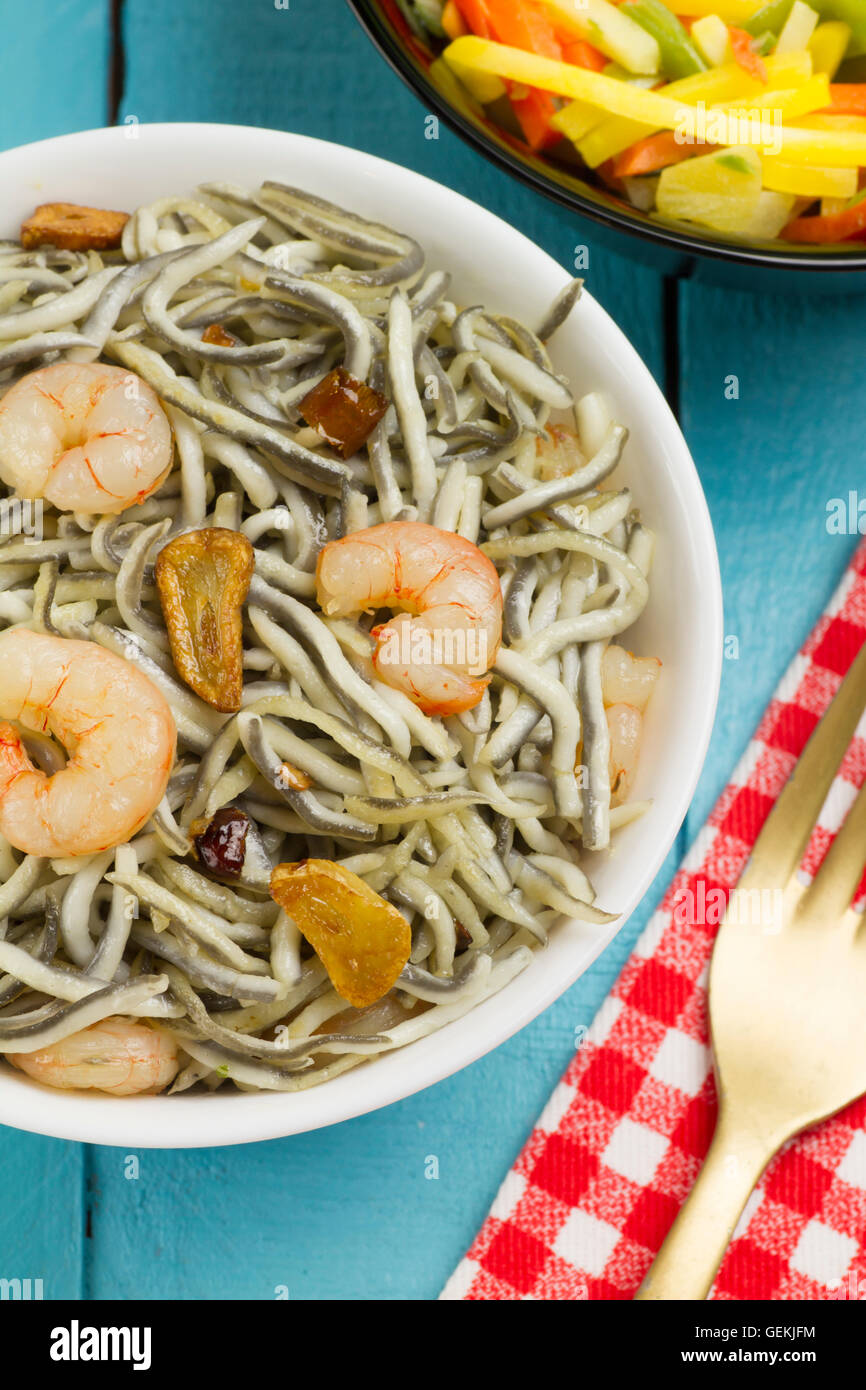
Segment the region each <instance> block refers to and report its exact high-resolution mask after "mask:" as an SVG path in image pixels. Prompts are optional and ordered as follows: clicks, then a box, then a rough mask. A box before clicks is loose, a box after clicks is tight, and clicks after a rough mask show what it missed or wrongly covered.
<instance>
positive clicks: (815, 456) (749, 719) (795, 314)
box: [680, 284, 866, 834]
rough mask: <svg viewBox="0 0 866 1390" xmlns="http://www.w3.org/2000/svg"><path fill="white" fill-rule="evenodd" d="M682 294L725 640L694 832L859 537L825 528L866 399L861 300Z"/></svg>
mask: <svg viewBox="0 0 866 1390" xmlns="http://www.w3.org/2000/svg"><path fill="white" fill-rule="evenodd" d="M681 294H682V315H681V332H682V336H681V345H682V376H681V383H680V395H681V402H682V424H683V429H684V431H685V435H686V438H687V440H688V441H689V444H690V445H691V448H692V452H693V454H694V457H695V460H696V462H697V465H698V469H699V471H700V474H701V478H702V481H703V484H704V488H705V490H706V494H707V498H708V501H709V505H710V510H711V513H712V516H713V522H714V524H715V528H716V535H717V539H718V545H719V552H720V558H721V566H722V581H723V586H724V593H725V609H726V619H725V632H726V633H727V634H728V636H729V638H730V639H732V640H731V641H730V643H729V651H730V652H731V655H729V657H728V659H726V660H725V662H724V668H723V677H722V695H721V702H720V706H719V715H718V719H717V722H716V728H715V733H714V737H713V742H712V747H711V750H710V755H709V758H708V760H707V765H706V768H705V771H704V775H703V777H702V779H701V785H700V788H699V792H698V795H697V797H696V798H695V802H694V804H693V806H692V810H691V812H690V815H689V819H688V831H689V833H690V834H695V833H696V832H697V830H698V829H699V827H700V825H701V822H702V821H703V819H704V818H705V816H706V814H707V812H708V811H709V809H710V807H711V806H712V803H713V801H714V800H715V798H716V796H717V795H718V793H719V792H720V791H721V790H722V788H723V787H724V786H725V784H726V782H727V780H728V777H729V776H730V773H731V772H732V771H733V767H734V764H735V762H736V760H737V758H738V757H739V755H740V753H741V752H742V751H743V750H744V749H745V747H746V744H747V742H748V740H749V739H750V737H751V736H752V733H753V732H754V729H755V727H756V725H757V723H758V721H759V719H760V717H761V715H762V714H763V711H764V709H765V707H766V705H767V702H768V700H769V699H770V696H771V695H772V692H773V690H774V688H775V686H776V683H777V681H778V680H779V678H780V677H781V675H782V674H783V672H784V670H785V668H786V666H787V664H788V662H789V661H790V660H791V658H792V657H793V656H794V654H795V652H796V651H797V649H798V647H799V646H800V644H801V643H802V642H803V640H804V639H805V637H806V636H807V635H808V633H809V631H810V629H811V627H812V625H813V624H814V622H815V621H816V619H817V618H818V617H819V615H820V613H821V611H822V609H823V607H824V605H825V604H826V602H827V600H828V599H829V597H830V594H831V592H832V590H833V588H834V586H835V584H836V583H837V581H838V579H839V578H840V577H841V574H842V572H843V570H844V567H845V563H846V560H847V559H848V557H849V555H850V553H851V551H852V549H853V547H854V545H855V543H856V541H857V540H858V539H859V536H858V535H856V534H854V535H852V534H843V535H835V534H831V533H830V531H828V505H829V504H831V502H832V499H834V498H838V499H845V500H846V502H847V498H848V493H849V491H854V492H855V493H856V492H857V491H858V489H859V490H860V494H861V495H862V494H863V438H864V430H866V398H864V394H863V390H862V371H861V354H862V321H863V308H862V301H861V300H859V299H855V298H851V299H843V298H841V297H838V298H837V297H829V296H828V297H824V296H822V295H820V294H819V295H809V294H808V293H807V292H806V291H805V290H804V293H803V294H802V295H800V296H798V297H794V296H790V295H789V296H784V297H780V296H774V295H769V294H768V295H765V296H759V295H753V294H747V293H732V292H731V291H730V290H714V289H710V288H705V287H703V286H699V285H696V284H687V285H684V286H683V288H682V291H681ZM729 378H735V380H730V381H729ZM737 392H738V396H737V395H736V393H737ZM728 397H732V398H730V399H729V398H728ZM864 525H866V522H864Z"/></svg>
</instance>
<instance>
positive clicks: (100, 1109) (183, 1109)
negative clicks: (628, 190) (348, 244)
mask: <svg viewBox="0 0 866 1390" xmlns="http://www.w3.org/2000/svg"><path fill="white" fill-rule="evenodd" d="M142 132H143V133H146V136H147V141H148V144H149V145H150V146H151V147H152V148H153V149H154V158H158V157H159V147H160V146H162V148H163V150H170V149H172V148H173V149H174V150H176V149H177V148H178V142H189V143H190V144H192V145H195V144H197V143H200V142H204V144H206V145H208V146H209V147H210V149H211V152H213V148H214V142H219V141H231V140H234V141H240V142H241V143H245V142H249V143H250V145H251V146H252V145H255V146H256V147H257V150H256V153H257V155H259V156H260V155H261V153H262V150H266V149H267V148H269V147H270V148H273V150H274V158H276V157H277V155H278V154H280V155H281V156H282V157H283V158H284V159H285V158H287V157H288V156H289V155H290V153H291V150H292V147H294V149H295V151H296V152H303V153H307V154H309V155H310V156H311V157H314V158H319V159H321V160H322V167H326V166H327V161H328V160H329V159H330V160H332V161H334V160H336V161H338V162H339V160H340V159H348V160H349V161H350V162H356V163H357V167H358V169H359V170H360V171H363V172H364V174H365V175H366V176H368V177H369V179H370V180H372V181H373V182H374V183H375V182H376V180H377V179H385V178H388V179H394V178H395V177H397V178H398V179H400V180H403V181H404V187H405V190H406V196H407V200H408V199H409V198H410V197H411V195H412V193H413V192H414V194H415V195H416V196H417V199H418V201H419V203H420V202H423V200H424V199H425V198H427V199H430V198H433V197H435V198H437V199H440V200H441V199H443V198H444V199H447V200H448V202H449V204H450V205H451V206H452V207H453V209H454V218H455V225H456V218H457V217H458V216H459V215H460V214H461V213H462V214H463V215H464V216H466V217H472V218H474V219H476V220H477V219H481V220H482V221H486V223H487V226H488V228H489V229H490V231H491V234H492V232H493V231H494V229H497V230H498V231H499V233H500V234H501V233H502V232H503V231H504V232H507V234H508V235H509V236H510V237H511V238H512V239H513V240H514V244H515V246H516V247H517V248H519V249H520V250H521V251H522V252H523V253H524V254H525V255H526V256H527V257H534V258H535V259H536V263H537V266H538V267H539V270H538V273H539V274H540V273H541V270H542V269H543V270H545V271H546V272H555V274H556V276H557V277H558V279H559V283H560V285H564V284H565V283H567V280H568V278H569V277H568V275H567V272H566V271H564V270H563V268H562V267H561V266H560V265H559V264H558V263H557V262H556V261H555V260H554V259H553V258H552V257H551V256H549V255H548V254H547V252H545V251H543V250H542V249H541V248H540V247H538V246H536V245H535V243H533V242H532V241H531V239H530V238H528V237H527V236H525V235H524V234H523V233H521V232H519V231H517V230H516V229H515V228H513V227H511V226H510V225H509V224H508V223H506V222H505V221H504V220H503V219H501V218H499V217H497V216H496V214H494V213H492V212H489V211H488V210H487V209H486V208H483V207H481V206H480V205H479V204H476V203H474V202H472V201H471V200H470V199H468V198H465V197H464V196H463V195H462V194H459V193H456V192H455V191H453V190H452V189H450V188H448V187H447V186H446V185H443V184H439V183H437V182H435V181H434V180H432V179H429V178H427V177H426V176H425V175H423V174H419V173H416V172H415V171H414V170H410V169H406V168H404V167H403V166H401V165H397V164H394V163H392V162H391V161H389V160H384V159H381V158H379V157H377V156H374V155H369V154H366V153H364V152H362V151H358V150H355V149H352V148H351V147H349V146H344V145H338V144H336V143H334V142H330V141H324V140H318V139H314V138H313V137H310V136H301V135H294V134H292V133H290V132H286V131H277V130H269V129H267V128H264V127H253V126H243V125H230V124H221V123H210V122H176V123H175V122H161V123H155V124H153V125H146V126H143V127H142ZM127 138H128V131H126V130H124V128H123V127H117V126H115V127H105V128H98V129H94V130H86V131H79V132H76V133H72V134H68V135H62V136H57V137H53V138H51V139H47V140H41V141H36V142H33V143H32V144H29V145H23V146H17V147H15V148H14V149H10V150H6V151H3V152H0V179H2V178H3V176H4V167H3V166H4V165H5V164H6V163H8V162H11V161H13V160H17V159H19V158H20V157H22V156H23V157H26V158H28V159H32V161H33V170H34V175H35V176H38V171H39V165H40V162H41V156H43V155H46V154H52V153H54V152H60V153H63V152H65V151H67V150H68V151H69V152H70V153H71V152H74V154H75V157H76V158H80V155H81V150H82V148H84V147H87V148H88V149H89V150H90V153H91V157H95V156H97V155H98V152H99V149H100V148H103V149H107V148H108V147H110V146H112V145H113V144H115V143H117V142H119V141H125V140H126V139H127ZM166 142H167V143H166ZM269 157H270V156H269ZM37 185H38V177H35V178H34V187H35V186H37ZM332 196H334V195H332ZM580 305H581V312H582V313H583V314H584V315H585V316H586V317H587V318H588V320H589V321H591V323H592V325H593V327H594V328H595V329H596V330H598V329H601V330H603V331H604V332H605V333H606V334H607V335H608V336H609V337H610V338H611V339H612V340H614V341H616V345H617V352H618V353H619V354H621V357H622V360H623V362H624V363H626V364H627V365H628V367H629V369H630V376H632V377H633V378H634V380H635V383H636V384H635V390H636V391H637V389H638V388H637V383H641V389H642V391H643V393H644V394H645V395H646V396H647V397H648V399H649V400H650V401H651V402H652V405H653V409H654V411H655V414H656V418H657V424H658V425H661V426H663V427H664V429H665V431H666V447H667V451H668V453H669V457H670V460H671V462H672V463H673V464H674V465H675V469H676V478H675V482H676V487H677V490H678V491H679V492H681V493H682V494H683V495H684V496H685V497H687V499H688V507H689V513H690V523H691V540H692V541H693V542H694V543H695V544H696V545H697V547H698V548H699V549H700V552H701V556H702V564H703V566H704V571H703V574H702V584H703V597H702V604H703V609H702V615H701V617H702V627H701V631H700V632H699V633H697V634H696V637H695V641H696V644H697V646H698V647H699V650H700V659H701V661H702V662H703V665H702V667H701V669H702V671H703V673H704V684H703V692H704V699H703V703H702V705H701V706H700V708H699V709H698V710H697V712H696V714H695V718H694V721H693V722H694V727H693V729H692V732H691V757H692V763H691V775H690V776H689V777H688V778H686V779H684V780H683V782H682V784H681V785H680V788H679V792H678V795H677V796H676V797H675V798H673V799H672V803H671V806H670V808H669V810H668V812H667V824H666V828H665V831H664V832H663V834H662V835H661V836H660V838H659V841H658V846H657V850H656V853H655V855H654V863H653V864H652V865H651V866H649V868H648V869H647V870H646V871H645V872H644V873H643V874H642V876H641V878H640V879H639V880H638V881H637V882H636V884H634V885H633V886H632V891H631V892H630V894H629V901H628V904H627V907H626V908H625V910H624V911H623V913H622V915H621V916H620V917H618V918H617V919H616V921H615V922H613V923H611V924H610V926H609V927H608V928H606V929H605V930H604V931H603V932H600V933H599V934H598V937H597V938H595V939H594V940H593V942H592V948H591V950H590V951H589V952H585V953H584V955H583V956H582V958H581V960H580V963H579V966H578V967H577V968H576V969H575V970H574V972H573V974H571V975H566V976H563V977H562V978H560V979H558V980H557V982H556V983H555V985H553V984H551V985H549V986H548V987H546V988H544V989H541V988H539V986H538V984H537V983H536V984H535V988H528V987H527V986H528V985H529V982H530V981H531V980H532V973H533V972H532V967H531V966H530V968H529V969H528V970H527V971H526V972H525V973H524V974H522V975H520V976H518V977H517V979H516V980H514V981H512V983H511V985H509V986H507V987H506V989H505V990H503V991H501V992H500V994H498V995H494V996H492V998H490V999H488V1000H485V1001H484V1003H483V1004H481V1005H479V1006H478V1007H477V1008H476V1009H474V1010H472V1011H471V1012H470V1013H469V1014H468V1015H466V1016H465V1017H464V1018H463V1019H460V1020H457V1021H456V1022H454V1023H451V1024H448V1025H447V1026H446V1027H445V1028H444V1029H443V1030H442V1031H441V1032H440V1033H438V1034H434V1035H432V1036H431V1037H428V1038H425V1039H421V1040H419V1041H418V1042H415V1043H412V1044H410V1045H409V1046H408V1047H405V1048H403V1049H400V1050H399V1051H398V1052H394V1053H389V1054H388V1055H387V1061H388V1062H389V1063H390V1064H391V1067H390V1070H388V1069H384V1068H382V1067H381V1065H380V1064H379V1063H375V1062H374V1064H372V1065H368V1064H364V1065H362V1066H361V1067H359V1068H357V1069H355V1070H352V1071H349V1072H348V1073H346V1074H345V1075H344V1076H342V1077H338V1078H335V1080H334V1081H331V1082H326V1083H325V1084H323V1085H322V1086H319V1087H313V1088H311V1089H310V1090H307V1091H301V1092H294V1093H288V1094H284V1093H277V1092H262V1093H255V1094H253V1093H244V1094H239V1093H235V1094H233V1095H232V1096H231V1097H222V1096H220V1095H216V1096H189V1097H188V1096H184V1095H181V1096H174V1097H167V1096H146V1097H125V1098H122V1099H121V1098H117V1097H111V1096H106V1095H104V1094H100V1093H94V1092H66V1091H58V1090H54V1089H51V1088H48V1087H45V1086H41V1085H38V1084H36V1083H34V1082H32V1081H30V1080H29V1079H28V1078H26V1077H25V1076H24V1075H23V1074H21V1073H13V1072H12V1071H11V1068H8V1067H0V1124H4V1125H10V1126H14V1127H16V1128H18V1129H23V1130H27V1131H30V1132H32V1133H37V1134H44V1135H50V1136H53V1137H56V1138H60V1139H70V1140H76V1141H80V1142H84V1143H93V1144H103V1145H116V1146H121V1147H125V1148H200V1147H210V1146H220V1145H233V1144H239V1143H253V1142H261V1141H264V1140H269V1139H276V1138H281V1137H284V1136H288V1135H290V1134H299V1133H305V1132H308V1131H310V1130H314V1129H319V1128H324V1127H326V1126H329V1125H332V1124H338V1123H341V1122H343V1121H344V1120H348V1119H352V1118H354V1117H356V1116H359V1115H363V1114H367V1113H369V1112H371V1111H374V1110H378V1109H381V1108H383V1107H384V1106H387V1105H391V1104H394V1103H395V1102H397V1101H399V1100H403V1099H405V1098H406V1097H408V1096H410V1095H413V1094H415V1093H416V1092H418V1091H421V1090H424V1089H426V1088H427V1087H428V1086H432V1085H434V1084H435V1083H436V1082H438V1081H441V1080H444V1079H445V1078H446V1077H448V1076H451V1075H454V1074H455V1073H456V1072H458V1071H460V1070H462V1069H463V1068H464V1067H466V1066H468V1065H469V1064H470V1063H471V1062H474V1061H476V1060H477V1059H478V1058H479V1057H482V1056H484V1055H485V1054H486V1053H487V1052H489V1051H491V1050H492V1049H493V1048H495V1047H498V1046H499V1045H500V1043H503V1042H505V1041H506V1040H507V1039H508V1038H510V1037H512V1036H513V1035H514V1034H515V1033H517V1032H518V1031H519V1030H520V1029H521V1028H523V1027H525V1026H526V1024H528V1023H530V1022H531V1021H532V1020H533V1019H534V1018H536V1017H537V1016H538V1015H539V1014H540V1013H542V1012H543V1011H544V1010H545V1009H546V1008H547V1007H549V1005H550V1004H552V1003H553V1002H554V1001H555V1000H556V999H557V998H559V996H560V995H561V994H563V993H565V991H566V990H567V989H569V988H570V987H571V985H572V984H573V983H574V982H575V980H576V979H578V978H579V977H580V975H581V974H583V972H584V971H585V970H586V969H587V968H588V967H589V966H590V965H591V964H592V962H593V961H594V960H595V959H596V958H597V956H598V955H599V954H600V953H601V952H602V951H603V950H604V949H605V948H606V947H607V946H608V945H609V943H610V942H611V941H612V940H613V938H614V936H615V935H616V933H617V932H618V931H619V929H620V927H621V926H622V925H623V924H624V923H625V922H626V921H627V919H628V917H629V916H630V915H631V913H632V912H633V911H634V910H635V908H636V907H637V906H638V904H639V903H640V901H641V900H642V898H643V897H644V895H645V893H646V891H647V890H648V888H649V886H650V884H651V883H652V881H653V879H654V878H655V876H656V874H657V873H658V871H659V869H660V868H661V866H662V863H663V862H664V859H665V857H666V855H667V853H668V851H669V849H670V848H671V845H672V844H673V842H674V840H675V838H676V835H677V834H678V832H679V829H680V827H681V825H682V822H683V820H684V818H685V815H686V812H687V810H688V807H689V804H690V802H691V799H692V796H693V794H694V791H695V787H696V785H697V782H698V778H699V776H700V772H701V769H702V767H703V763H704V759H705V757H706V752H707V748H708V746H709V740H710V736H711V733H712V729H713V724H714V719H715V712H716V706H717V702H718V693H719V686H720V681H721V665H722V636H723V618H722V614H723V609H722V588H721V576H720V571H719V561H718V553H717V549H716V543H715V537H714V534H713V528H712V523H711V520H710V515H709V510H708V507H707V503H706V498H705V496H704V493H703V489H702V487H701V484H700V480H699V478H698V474H697V470H696V468H695V465H694V462H693V460H692V457H691V454H690V452H689V450H688V447H687V445H686V442H685V439H684V438H683V435H682V433H681V431H680V428H679V425H678V424H677V422H676V420H675V418H674V416H673V414H672V412H671V410H670V407H669V406H668V403H667V401H666V400H665V398H664V396H663V394H662V392H661V390H660V388H659V387H658V385H657V383H656V382H655V380H654V379H653V378H652V376H651V374H650V372H649V369H648V368H647V367H646V366H645V364H644V363H643V361H642V359H641V358H640V357H639V355H638V353H637V352H636V350H635V349H634V348H633V347H632V345H631V343H630V342H629V341H628V339H627V338H626V337H625V335H624V334H623V333H622V330H621V329H619V328H618V327H617V325H616V324H615V323H614V321H613V320H612V319H611V318H610V316H609V315H608V314H607V312H606V311H605V310H604V309H602V307H601V306H600V305H599V304H598V303H597V301H595V300H594V299H593V297H592V295H591V294H589V293H588V292H587V291H584V294H583V295H582V297H581V301H580ZM505 995H507V996H508V1003H509V1006H510V1007H509V1009H508V1010H507V1012H506V1011H504V1010H502V1008H501V1001H502V999H503V998H504V996H505ZM491 1006H492V1007H491ZM482 1016H483V1020H484V1025H485V1026H483V1027H479V1026H478V1025H479V1023H480V1020H481V1018H482ZM468 1020H472V1021H473V1023H474V1025H475V1026H474V1027H473V1029H472V1032H473V1034H474V1036H473V1038H472V1040H471V1041H469V1042H468V1043H467V1041H466V1040H464V1039H463V1038H462V1034H463V1033H464V1032H465V1031H466V1029H465V1027H464V1025H466V1024H467V1021H468ZM449 1035H450V1036H449ZM431 1043H432V1044H435V1046H434V1047H433V1048H431V1047H430V1046H429V1045H430V1044H431ZM422 1054H423V1064H419V1063H421V1062H422ZM385 1060H386V1059H385V1058H383V1059H381V1061H382V1062H384V1061H385ZM395 1063H396V1065H394V1064H395ZM341 1082H345V1083H348V1084H347V1085H341V1084H340V1083H341Z"/></svg>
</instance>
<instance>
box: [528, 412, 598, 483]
mask: <svg viewBox="0 0 866 1390" xmlns="http://www.w3.org/2000/svg"><path fill="white" fill-rule="evenodd" d="M535 452H536V462H537V466H538V476H539V478H541V479H542V480H543V481H544V482H547V480H548V479H550V478H564V477H565V476H566V474H568V473H574V472H575V470H576V469H578V468H580V467H581V466H582V465H583V464H584V463H586V458H585V456H584V453H583V450H582V449H581V447H580V440H579V439H578V437H577V434H576V433H575V431H574V430H573V429H570V428H569V427H568V425H548V426H547V435H546V436H545V435H539V437H538V441H537V443H536V446H535Z"/></svg>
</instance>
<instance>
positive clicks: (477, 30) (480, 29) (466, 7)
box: [456, 0, 493, 39]
mask: <svg viewBox="0 0 866 1390" xmlns="http://www.w3.org/2000/svg"><path fill="white" fill-rule="evenodd" d="M456 4H457V8H458V10H459V11H460V14H461V15H462V17H463V22H464V24H466V25H467V27H468V28H469V29H471V31H472V33H473V34H477V36H478V38H479V39H492V38H493V25H492V24H491V23H490V15H489V14H488V13H487V3H486V0H456Z"/></svg>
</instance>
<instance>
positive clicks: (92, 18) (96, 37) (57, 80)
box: [0, 0, 111, 149]
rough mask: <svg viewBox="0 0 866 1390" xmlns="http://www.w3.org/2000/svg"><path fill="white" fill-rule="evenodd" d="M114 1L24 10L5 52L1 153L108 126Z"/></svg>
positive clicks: (68, 1)
mask: <svg viewBox="0 0 866 1390" xmlns="http://www.w3.org/2000/svg"><path fill="white" fill-rule="evenodd" d="M109 10H110V0H55V3H53V4H50V5H45V4H36V5H27V4H22V5H16V6H15V7H14V13H13V12H12V10H11V9H10V11H9V12H8V13H7V16H6V24H5V26H4V32H3V42H2V44H0V90H2V92H3V100H2V103H0V148H2V149H9V148H11V147H12V146H13V145H23V144H26V143H27V141H29V140H44V139H47V138H48V137H49V136H52V135H65V134H66V133H67V132H68V131H71V130H89V129H91V128H92V127H93V126H100V125H104V124H105V121H106V116H107V112H106V96H107V91H108V71H109V56H110V51H111V43H110V26H109Z"/></svg>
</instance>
